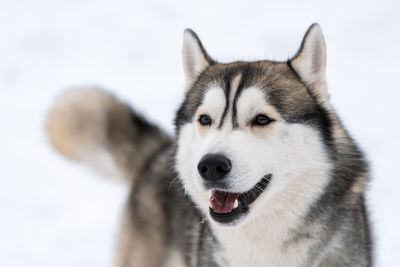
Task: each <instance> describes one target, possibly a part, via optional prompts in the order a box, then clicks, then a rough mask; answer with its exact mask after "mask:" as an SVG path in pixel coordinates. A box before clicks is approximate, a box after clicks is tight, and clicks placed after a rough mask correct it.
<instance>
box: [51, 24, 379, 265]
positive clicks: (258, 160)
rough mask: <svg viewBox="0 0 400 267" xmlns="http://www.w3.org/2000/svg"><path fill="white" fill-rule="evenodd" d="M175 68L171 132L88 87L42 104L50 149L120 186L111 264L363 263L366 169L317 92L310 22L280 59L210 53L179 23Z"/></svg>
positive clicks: (321, 81)
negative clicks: (177, 101)
mask: <svg viewBox="0 0 400 267" xmlns="http://www.w3.org/2000/svg"><path fill="white" fill-rule="evenodd" d="M183 67H184V72H185V77H186V84H185V97H184V101H183V102H182V104H181V106H180V108H179V110H178V111H177V114H176V118H175V137H171V136H170V135H168V134H167V133H165V132H163V131H162V130H160V129H159V128H158V127H157V126H155V125H153V124H151V123H150V122H148V121H146V120H145V119H144V118H143V117H141V116H140V115H138V114H137V113H135V112H134V111H132V109H131V108H130V107H129V106H128V105H127V104H125V103H123V102H121V101H120V100H118V99H117V98H115V97H114V96H112V95H110V94H108V93H105V92H103V91H101V90H99V89H96V88H83V89H80V90H72V91H68V92H67V93H65V94H64V95H62V96H61V97H60V98H59V99H58V101H57V102H56V104H55V106H54V107H53V108H52V109H51V110H50V112H49V114H48V117H47V122H46V126H47V132H48V135H49V139H50V141H51V143H52V145H53V146H54V147H55V148H56V149H57V150H58V151H59V152H60V153H62V154H63V155H65V156H66V157H68V158H70V159H73V160H75V161H80V162H84V163H86V164H88V165H90V166H91V167H93V168H95V169H98V170H101V171H104V172H106V173H107V174H109V175H111V176H115V177H122V178H123V179H124V180H125V181H126V182H127V183H128V184H130V186H131V187H132V189H131V194H130V196H129V199H128V201H127V203H126V207H125V213H124V217H123V222H122V231H121V233H120V241H119V247H118V250H117V257H116V266H118V267H158V266H174V267H180V266H199V267H202V266H203V267H210V266H231V267H234V266H235V267H243V266H252V267H256V266H285V267H288V266H352V267H354V266H371V265H372V256H371V255H372V252H371V237H370V230H369V223H368V218H367V212H366V206H365V201H364V198H365V197H364V191H365V184H366V181H367V179H368V168H367V164H366V162H365V160H364V157H363V155H362V153H361V152H360V149H359V148H358V147H357V145H356V143H355V142H354V141H353V139H352V138H351V137H350V136H349V134H348V132H347V131H346V130H345V128H344V127H343V125H342V124H341V122H340V120H339V118H338V116H337V115H336V113H335V111H334V109H333V107H332V106H331V104H330V103H329V97H328V91H327V83H326V75H325V69H326V48H325V42H324V38H323V36H322V32H321V29H320V27H319V25H318V24H313V25H312V26H311V27H310V28H309V29H308V31H307V32H306V34H305V36H304V39H303V41H302V43H301V46H300V49H299V51H298V52H297V54H296V55H295V56H294V57H293V58H292V59H290V60H288V61H286V62H276V61H269V60H262V61H256V62H244V61H237V62H232V63H219V62H217V61H215V60H214V59H213V58H211V57H210V56H209V55H208V54H207V52H206V50H205V48H204V47H203V45H202V43H201V42H200V40H199V38H198V36H197V35H196V34H195V33H194V32H193V31H192V30H186V31H185V33H184V42H183Z"/></svg>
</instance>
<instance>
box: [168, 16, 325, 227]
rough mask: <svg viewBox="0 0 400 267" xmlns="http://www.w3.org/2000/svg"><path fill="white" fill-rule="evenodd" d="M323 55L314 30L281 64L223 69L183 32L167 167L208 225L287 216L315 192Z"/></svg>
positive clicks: (320, 163)
mask: <svg viewBox="0 0 400 267" xmlns="http://www.w3.org/2000/svg"><path fill="white" fill-rule="evenodd" d="M325 51H326V49H325V43H324V39H323V36H322V32H321V30H320V27H319V26H318V25H317V24H314V25H312V26H311V27H310V28H309V29H308V31H307V33H306V34H305V36H304V39H303V41H302V44H301V47H300V49H299V51H298V52H297V54H296V55H295V56H294V57H293V59H291V60H289V61H287V62H275V61H257V62H233V63H229V64H222V63H218V62H216V61H215V60H213V59H212V58H211V57H210V56H209V55H208V54H207V52H206V50H205V49H204V47H203V45H202V44H201V42H200V40H199V38H198V37H197V35H196V34H195V33H194V32H193V31H191V30H186V31H185V33H184V44H183V65H184V71H185V76H186V92H185V100H184V102H183V104H182V106H181V107H180V109H179V111H178V114H177V117H176V120H175V122H176V133H177V146H178V147H177V152H176V159H175V160H176V169H177V171H178V173H179V176H180V178H181V179H182V181H183V184H184V186H185V189H186V192H187V193H189V195H190V196H191V197H192V198H193V200H194V201H195V202H196V204H197V205H198V206H199V207H200V209H201V210H203V211H204V212H205V213H206V214H208V215H207V216H209V217H210V218H211V221H213V222H215V223H216V224H217V225H223V226H226V225H242V224H243V223H245V222H246V221H247V220H248V219H249V218H252V217H254V216H255V214H258V213H262V212H263V211H264V212H266V211H267V210H268V207H269V206H271V205H275V206H276V205H281V207H280V208H281V209H285V208H287V209H289V210H288V211H287V212H291V211H290V203H291V202H296V201H303V200H304V201H305V200H306V199H310V198H313V197H316V195H317V193H318V192H319V190H320V188H321V187H323V185H324V183H325V182H326V178H325V177H327V173H328V172H329V156H328V153H327V151H328V150H329V144H330V142H331V138H332V134H331V118H330V114H329V110H330V107H329V104H328V102H327V101H328V96H327V86H326V80H325V65H326V52H325ZM294 204H295V203H294ZM278 209H279V208H278Z"/></svg>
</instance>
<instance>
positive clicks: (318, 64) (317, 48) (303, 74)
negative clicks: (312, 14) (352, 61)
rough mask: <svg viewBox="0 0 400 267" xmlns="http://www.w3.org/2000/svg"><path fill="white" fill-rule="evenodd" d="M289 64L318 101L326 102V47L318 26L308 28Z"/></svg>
mask: <svg viewBox="0 0 400 267" xmlns="http://www.w3.org/2000/svg"><path fill="white" fill-rule="evenodd" d="M290 64H291V66H292V67H293V69H294V70H295V71H296V72H297V73H298V74H299V76H300V78H301V79H302V80H303V82H304V83H306V84H307V86H308V87H309V88H310V89H311V91H312V93H313V94H314V95H315V96H316V97H317V98H318V99H319V100H320V101H322V102H325V101H326V100H328V88H327V83H326V46H325V41H324V36H323V35H322V30H321V27H320V26H319V25H318V24H316V23H315V24H313V25H311V26H310V27H309V28H308V30H307V32H306V34H305V35H304V37H303V41H302V42H301V46H300V48H299V50H298V52H297V53H296V55H295V56H294V57H293V59H291V60H290Z"/></svg>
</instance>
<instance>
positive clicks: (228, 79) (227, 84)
mask: <svg viewBox="0 0 400 267" xmlns="http://www.w3.org/2000/svg"><path fill="white" fill-rule="evenodd" d="M223 85H224V92H225V100H226V104H225V109H224V112H223V113H222V116H221V120H220V123H219V125H218V129H221V128H222V125H223V124H224V120H225V117H226V114H227V113H228V110H229V96H230V94H231V89H232V88H231V75H226V76H225V77H224V83H223Z"/></svg>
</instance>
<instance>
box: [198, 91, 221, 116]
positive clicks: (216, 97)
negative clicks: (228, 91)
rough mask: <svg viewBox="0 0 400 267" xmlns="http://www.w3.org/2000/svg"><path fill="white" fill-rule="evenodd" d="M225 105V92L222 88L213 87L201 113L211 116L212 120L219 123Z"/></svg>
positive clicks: (208, 92) (205, 97)
mask: <svg viewBox="0 0 400 267" xmlns="http://www.w3.org/2000/svg"><path fill="white" fill-rule="evenodd" d="M225 105H226V100H225V93H224V90H223V89H222V88H221V87H211V88H210V89H208V90H207V92H206V94H205V96H204V99H203V103H202V104H201V106H200V107H199V111H200V113H206V114H207V115H209V116H211V119H212V120H213V121H215V122H217V123H218V121H219V119H220V118H221V116H222V113H223V112H224V109H225Z"/></svg>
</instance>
